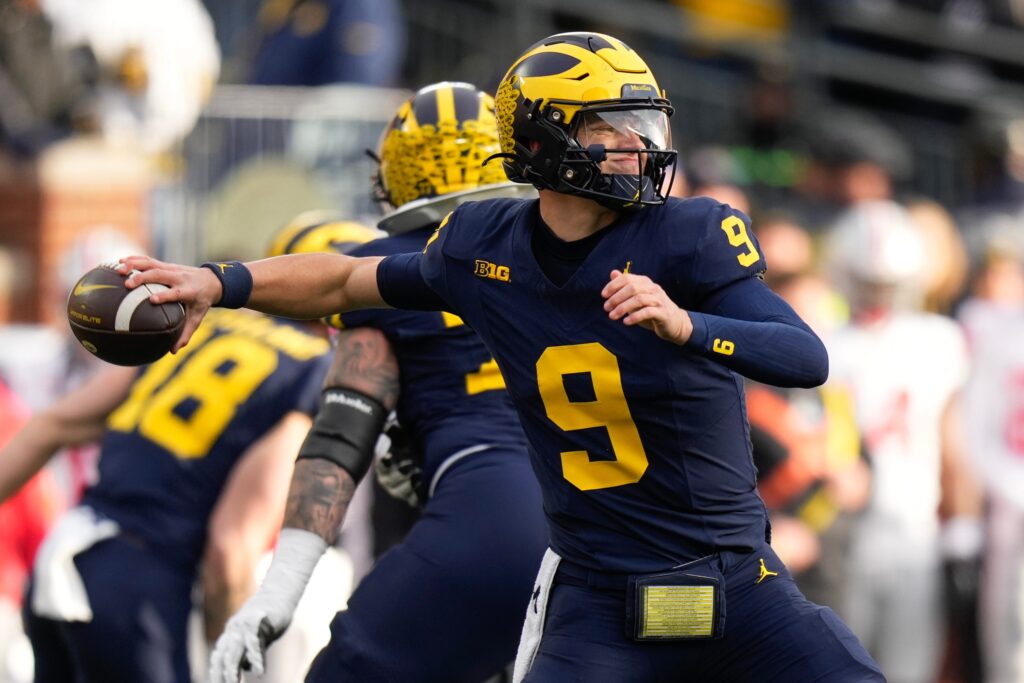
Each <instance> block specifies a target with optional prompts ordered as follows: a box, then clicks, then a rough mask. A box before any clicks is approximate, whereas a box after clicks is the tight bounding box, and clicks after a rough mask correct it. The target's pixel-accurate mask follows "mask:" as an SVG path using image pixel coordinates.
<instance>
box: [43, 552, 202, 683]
mask: <svg viewBox="0 0 1024 683" xmlns="http://www.w3.org/2000/svg"><path fill="white" fill-rule="evenodd" d="M75 564H76V566H77V567H78V570H79V573H80V574H81V576H82V581H83V583H84V584H85V589H86V592H87V594H88V595H89V603H90V606H91V607H92V611H93V620H92V621H91V622H89V623H81V622H62V621H53V620H52V619H44V618H41V617H38V616H36V615H35V614H33V613H32V609H31V597H29V598H28V599H27V600H26V601H25V607H24V610H23V616H24V619H25V631H26V633H27V634H28V637H29V639H30V640H31V641H32V649H33V651H34V652H35V661H36V664H35V667H36V669H35V672H36V673H35V683H143V682H144V683H190V681H191V677H190V674H189V667H188V653H187V650H186V641H187V633H188V615H189V611H190V610H191V607H192V601H191V596H192V580H193V576H192V574H191V573H190V572H187V571H184V570H182V569H180V568H177V567H173V566H171V565H169V564H168V563H167V561H166V560H163V559H160V558H159V557H157V556H156V555H155V554H153V553H151V552H149V551H146V550H143V549H142V547H141V546H139V545H136V544H134V543H132V542H130V541H126V540H125V539H124V538H122V537H115V538H111V539H108V540H105V541H100V542H99V543H98V544H96V545H95V546H93V547H92V548H89V549H88V550H86V551H85V552H83V553H81V554H79V555H78V556H77V557H76V558H75ZM29 590H30V596H31V588H30V589H29Z"/></svg>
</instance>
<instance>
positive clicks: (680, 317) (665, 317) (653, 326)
mask: <svg viewBox="0 0 1024 683" xmlns="http://www.w3.org/2000/svg"><path fill="white" fill-rule="evenodd" d="M601 296H603V297H604V298H605V302H604V310H606V311H608V317H609V318H611V319H612V320H620V319H621V320H622V322H624V323H625V324H627V325H640V326H641V327H645V328H647V329H648V330H651V331H652V332H654V333H655V334H656V335H658V336H659V337H661V338H662V339H664V340H666V341H670V342H673V343H675V344H685V343H686V341H687V340H688V339H689V338H690V335H691V334H692V333H693V323H692V322H691V321H690V315H689V314H688V313H687V312H686V311H685V310H683V309H681V308H679V306H677V305H676V304H675V302H674V301H672V299H670V298H668V294H666V293H665V290H664V289H662V288H661V285H659V284H658V283H656V282H654V281H652V280H651V278H649V277H647V276H646V275H636V274H634V273H623V272H622V271H621V270H613V271H612V273H611V281H610V282H609V283H608V284H607V285H605V286H604V289H602V290H601Z"/></svg>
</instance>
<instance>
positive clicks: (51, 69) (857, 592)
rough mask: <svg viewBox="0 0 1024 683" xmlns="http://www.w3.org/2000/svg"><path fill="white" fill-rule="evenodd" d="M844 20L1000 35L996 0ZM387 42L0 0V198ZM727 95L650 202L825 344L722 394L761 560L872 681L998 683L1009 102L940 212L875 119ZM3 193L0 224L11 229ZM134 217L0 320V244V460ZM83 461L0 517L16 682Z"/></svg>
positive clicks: (1021, 6) (3, 614)
mask: <svg viewBox="0 0 1024 683" xmlns="http://www.w3.org/2000/svg"><path fill="white" fill-rule="evenodd" d="M676 4H677V5H679V6H681V7H683V8H684V9H687V10H690V11H692V12H695V13H701V12H705V11H708V12H711V13H714V9H713V7H716V6H717V7H721V6H723V5H724V4H725V3H718V4H717V5H716V3H709V2H703V3H702V2H697V1H696V0H689V1H684V0H677V2H676ZM739 4H741V5H742V4H744V3H739ZM746 4H750V3H746ZM756 4H758V5H761V6H769V5H773V4H777V5H786V4H787V3H782V2H779V3H765V2H761V3H756ZM797 4H799V3H794V5H797ZM861 4H864V5H870V6H874V7H876V8H880V9H884V7H885V6H891V5H897V4H902V5H906V6H909V7H913V8H917V9H925V10H928V11H932V12H935V13H937V14H938V15H939V16H942V17H944V18H946V19H948V20H950V21H967V20H973V21H986V22H991V23H993V24H994V25H999V26H1003V27H1020V26H1021V23H1022V22H1024V2H1018V1H1016V0H998V1H992V2H982V1H981V0H945V1H939V0H936V1H934V2H925V1H924V0H905V2H902V3H900V2H897V1H896V0H874V2H868V1H867V0H862V3H861ZM580 28H590V27H580ZM407 30H408V27H407V25H406V23H405V22H404V21H403V15H402V7H401V6H400V3H399V2H397V0H389V1H385V0H265V1H257V0H248V1H247V2H218V1H217V0H207V1H206V2H205V3H201V2H200V1H199V0H159V1H155V0H154V1H150V2H144V3H143V2H137V1H136V2H133V1H131V0H90V1H89V2H83V1H82V0H0V185H2V184H4V183H8V182H10V181H11V179H12V178H17V177H19V174H22V173H24V172H25V169H26V168H32V167H33V165H35V164H38V163H39V162H40V160H41V159H43V158H45V157H46V156H47V155H48V154H52V153H53V150H54V149H55V148H56V147H58V146H60V145H67V144H86V145H88V146H89V149H90V150H92V151H90V152H88V154H96V155H103V154H108V153H109V150H111V149H120V150H123V149H129V150H132V153H133V154H138V155H139V156H140V157H142V158H143V159H145V161H146V164H147V165H149V166H150V167H154V168H157V169H161V170H164V171H165V170H166V168H167V167H168V166H175V165H180V164H181V163H186V162H187V160H183V159H181V158H180V157H176V156H175V155H176V154H177V153H178V150H179V149H180V144H181V142H182V140H183V139H184V138H185V136H186V135H187V134H188V133H189V131H190V130H192V128H193V126H194V125H195V123H196V121H197V119H198V117H199V116H200V114H201V112H202V110H203V107H204V104H205V103H206V102H207V100H208V98H209V96H210V93H211V91H212V89H213V88H214V87H216V84H217V83H218V81H219V80H220V81H223V80H230V81H232V82H236V83H237V82H245V83H250V84H254V85H293V86H297V85H301V86H323V85H330V84H335V83H353V82H354V83H362V84H365V85H370V86H387V87H391V86H399V85H400V86H405V87H416V86H418V85H421V84H417V83H411V82H405V81H403V78H404V76H403V73H404V72H403V65H404V63H405V59H406V57H405V45H406V40H407ZM455 76H456V75H453V77H455ZM481 85H486V84H481ZM748 86H749V87H748V88H747V92H748V94H749V100H748V101H747V102H746V103H744V106H743V111H744V121H743V125H742V128H741V131H742V132H741V134H740V135H739V136H738V137H736V138H735V139H730V140H721V141H712V140H701V141H699V142H696V141H694V140H693V136H692V135H690V134H688V132H687V131H686V130H682V129H680V130H678V131H677V137H678V141H677V142H678V143H679V144H677V147H679V148H680V157H679V163H678V165H677V168H676V172H675V176H674V183H673V185H672V194H673V195H675V196H678V197H688V196H694V195H707V196H711V197H714V198H716V199H719V200H720V201H722V202H724V203H727V204H729V205H731V206H733V207H735V208H737V209H740V210H742V211H744V212H745V213H747V214H748V215H750V216H751V217H752V219H753V225H754V230H755V233H756V235H757V237H758V240H759V243H760V246H761V248H762V250H763V252H764V256H765V258H766V261H767V263H768V271H767V278H766V280H767V282H768V284H769V285H770V286H771V287H772V288H773V289H775V290H776V291H777V292H778V293H779V294H780V295H782V296H783V298H785V299H786V301H787V302H789V304H790V305H791V306H792V307H793V308H794V309H795V310H796V311H797V312H798V313H799V314H800V315H801V316H802V317H803V318H804V320H806V321H807V322H808V323H809V324H810V325H811V326H812V327H813V328H814V329H815V331H816V332H817V333H818V334H819V335H820V336H821V337H822V338H823V339H824V340H825V341H826V344H827V345H828V347H829V350H830V361H831V374H830V379H829V381H828V383H827V384H826V385H825V386H823V387H821V388H819V389H815V390H779V389H776V388H772V387H767V386H760V385H756V384H753V383H751V384H750V385H749V386H748V389H747V412H748V415H749V418H750V424H751V433H750V437H751V442H752V444H753V446H754V457H755V460H756V463H757V466H758V468H759V477H760V480H759V486H760V488H761V493H762V497H763V498H764V500H765V503H766V504H767V506H768V507H769V509H770V511H771V513H772V527H773V545H774V547H775V548H776V549H777V551H778V553H779V555H780V556H781V557H782V558H783V559H784V560H786V562H787V564H788V566H789V567H790V569H791V570H792V571H793V572H794V574H796V575H797V577H798V582H799V584H800V586H801V588H802V589H803V590H804V592H805V593H806V594H807V595H808V597H810V598H811V599H812V600H814V601H816V602H819V603H821V604H827V605H829V606H831V607H833V608H834V609H835V610H836V611H837V612H838V613H839V614H840V615H841V616H842V617H843V619H844V620H845V621H846V622H847V623H848V624H849V625H850V626H851V628H853V630H854V631H855V632H856V633H857V635H858V636H859V637H860V638H861V639H862V641H863V642H864V644H865V645H866V646H867V648H868V649H869V650H870V651H871V653H872V655H873V656H874V657H875V658H876V660H877V661H878V663H879V664H880V665H881V668H882V669H883V671H885V672H886V674H887V676H888V677H889V680H890V681H893V682H894V683H903V682H906V683H911V682H920V683H931V682H933V681H940V680H941V681H964V682H965V683H966V682H971V683H973V682H975V681H978V682H981V681H990V682H993V683H1013V682H1015V681H1024V110H1022V111H1016V112H1014V111H1010V112H1008V113H1007V114H1006V115H1005V116H992V115H986V116H985V117H982V118H981V119H979V120H978V121H974V122H973V126H974V127H973V128H972V134H975V133H978V132H979V131H982V132H983V133H984V135H983V136H981V138H980V139H982V140H983V141H984V144H979V145H978V147H977V148H976V154H975V155H974V157H973V159H972V167H971V168H969V169H963V172H964V175H965V176H966V175H969V176H970V177H971V179H972V188H973V193H972V196H971V197H970V198H969V201H967V202H964V203H963V204H960V205H944V204H943V203H942V202H941V201H940V199H941V198H935V197H928V196H922V195H920V194H918V193H914V192H912V191H908V190H909V188H912V187H914V184H913V183H912V182H911V181H912V179H913V178H914V177H915V174H920V173H922V172H925V171H926V170H927V169H922V168H919V167H915V158H914V155H913V154H912V150H911V149H909V147H908V145H907V143H906V142H905V141H904V140H903V139H901V136H900V135H899V134H898V133H897V132H895V131H894V130H893V128H891V127H890V126H888V125H887V124H886V122H885V121H883V120H881V119H879V118H876V117H874V116H872V115H871V114H869V113H867V112H865V111H862V110H857V109H854V108H849V107H843V108H832V109H817V110H815V111H814V112H813V113H812V114H811V115H808V114H807V113H806V112H799V111H798V107H797V105H796V100H797V98H798V96H799V92H798V90H797V89H796V88H797V86H796V85H795V84H793V83H791V82H789V81H787V80H786V79H784V78H779V74H778V73H777V72H774V71H772V70H771V69H767V70H761V71H755V73H754V74H753V75H752V76H751V77H750V81H749V84H748ZM670 95H671V93H670ZM686 115H687V114H686V111H684V110H680V108H679V107H678V106H677V112H676V117H677V119H685V117H686ZM677 125H679V126H683V125H684V124H683V123H681V122H679V123H677ZM76 168H78V169H79V171H78V172H81V173H88V170H83V167H76ZM84 168H85V169H87V168H88V166H86V167H84ZM5 196H6V195H0V223H4V222H12V221H13V222H15V223H16V222H17V220H18V219H17V217H15V218H10V217H8V218H7V219H4V216H3V214H4V213H5V212H7V213H8V214H10V210H9V207H5V206H4V205H3V202H4V199H3V197H5ZM308 208H311V209H315V208H324V207H308ZM0 227H2V226H0ZM36 227H37V226H35V225H21V226H19V229H20V230H23V231H31V230H34V229H35V228H36ZM145 227H146V226H145V225H143V226H142V230H141V231H139V230H137V229H123V226H117V225H110V224H102V223H93V224H90V225H86V226H78V227H77V228H76V229H75V234H74V235H73V236H71V237H70V238H68V239H65V241H64V243H63V245H62V248H61V253H60V255H59V257H58V258H57V259H56V260H53V261H50V263H51V264H52V267H51V268H49V269H48V270H47V272H45V273H41V274H39V275H38V277H36V278H35V279H34V280H33V282H35V283H36V286H37V287H39V288H44V289H45V291H46V292H47V293H48V295H47V298H46V301H45V302H43V303H42V304H41V306H40V309H39V311H41V312H37V314H36V315H35V316H34V317H32V316H29V317H26V316H25V315H20V316H16V315H14V314H13V313H12V306H14V305H15V304H16V303H17V302H18V300H19V297H23V296H28V295H29V294H28V293H27V292H26V289H25V285H24V282H25V280H26V275H25V270H26V268H28V267H29V266H27V265H26V264H27V262H28V261H29V260H31V259H30V256H31V254H27V252H26V250H31V249H36V250H38V249H42V248H43V247H42V246H40V245H35V246H32V247H26V246H25V245H26V244H27V243H26V242H24V241H20V240H15V239H13V238H11V237H9V236H8V237H5V235H8V233H5V232H3V231H2V230H0V406H2V407H0V444H2V443H3V442H4V441H6V440H7V439H8V438H9V437H10V435H11V434H12V433H14V432H15V431H16V430H17V428H18V426H19V425H20V424H22V423H23V422H24V421H25V420H26V419H27V416H28V415H29V414H30V413H31V412H32V411H39V410H41V409H43V408H45V407H46V406H48V405H49V404H51V403H52V402H53V401H54V400H55V399H56V398H57V397H59V396H61V395H62V394H64V393H66V392H67V391H68V390H69V389H70V388H72V387H74V386H76V385H78V384H79V383H80V382H81V381H82V379H83V378H84V377H87V376H89V374H90V373H92V372H94V371H95V370H96V368H97V361H95V360H94V359H93V358H92V357H91V356H89V355H88V354H86V353H85V352H84V351H83V350H82V349H81V348H80V347H79V346H78V345H77V344H76V343H74V341H73V339H72V338H71V336H70V334H68V330H67V327H66V324H65V323H64V315H63V310H62V307H63V306H64V302H65V301H66V298H67V295H68V293H69V292H70V290H71V288H72V287H73V286H74V282H75V280H76V279H77V277H78V276H79V275H80V274H82V273H84V272H85V271H86V270H88V269H89V268H90V267H92V266H93V265H96V264H98V263H100V262H103V261H108V260H110V259H116V258H117V257H119V256H122V255H127V254H129V253H138V252H141V251H145V250H147V249H151V248H152V247H153V243H152V240H151V236H150V235H147V233H146V230H145ZM94 460H95V450H94V449H90V448H78V449H72V450H70V451H69V452H67V453H65V454H64V455H63V456H61V457H60V458H58V459H57V460H56V461H55V462H54V464H53V465H52V466H50V467H48V468H47V469H46V470H44V471H43V472H42V473H41V474H40V475H39V476H37V477H36V478H35V479H33V480H32V482H31V483H30V484H29V485H28V486H26V487H25V488H24V489H23V490H22V491H21V492H20V493H19V494H18V495H17V496H15V497H14V498H12V499H10V500H9V501H7V502H5V503H4V504H3V505H0V683H23V682H25V681H28V680H29V677H30V676H31V666H30V664H29V663H27V661H28V662H30V655H31V653H30V652H28V651H26V647H27V646H26V643H25V642H24V641H23V640H20V639H19V638H18V637H16V635H15V634H16V633H17V629H18V625H17V621H18V610H19V607H18V606H19V604H20V601H21V599H22V590H23V587H24V581H25V577H26V575H27V573H28V571H29V569H30V567H31V563H32V559H33V555H34V553H35V550H36V548H37V547H38V545H39V543H40V542H41V540H42V538H43V537H44V536H45V532H46V530H47V528H48V526H49V525H50V524H51V523H52V522H53V520H54V519H55V516H56V515H57V514H58V513H59V511H60V510H62V509H64V508H66V507H67V506H68V505H69V504H72V503H73V502H74V501H76V500H77V497H78V496H80V494H81V491H82V489H83V488H84V487H85V486H86V485H87V484H88V482H89V481H90V477H91V476H92V474H91V468H92V466H93V465H94ZM380 509H381V510H383V511H381V512H379V513H378V517H377V518H375V519H373V521H372V522H367V521H366V519H365V516H364V519H363V520H362V522H360V519H359V517H360V516H359V515H353V518H354V521H352V522H351V524H360V523H362V524H363V525H364V527H365V529H364V533H363V536H364V537H365V536H366V534H369V535H370V536H371V540H370V541H365V540H364V541H363V545H364V547H363V548H362V549H361V550H360V549H358V548H354V549H353V550H352V554H353V557H356V558H358V557H361V556H362V555H365V554H367V552H369V555H370V556H372V555H373V554H374V553H373V551H372V550H371V551H367V550H366V549H365V546H366V544H367V543H369V544H370V545H372V543H373V541H372V534H373V532H374V528H376V532H377V534H378V543H377V549H376V550H377V553H379V552H380V550H381V549H382V548H383V547H385V546H386V545H388V544H389V543H392V542H394V539H395V537H396V536H400V533H401V529H402V528H405V526H404V525H407V524H408V518H410V517H412V516H413V515H412V514H411V513H410V512H409V511H408V510H403V509H400V508H397V507H387V506H386V505H385V504H383V503H382V504H381V505H380ZM396 518H397V519H398V521H397V522H396V521H395V520H396ZM396 528H397V529H398V531H396V530H395V529H396ZM352 536H359V533H358V532H354V533H353V534H351V535H350V538H351V537H352ZM361 554H362V555H361ZM370 561H372V557H370V558H369V559H367V560H365V562H370ZM359 563H360V561H357V565H358V564H359ZM364 569H365V568H364ZM358 575H359V571H357V572H356V578H357V579H358Z"/></svg>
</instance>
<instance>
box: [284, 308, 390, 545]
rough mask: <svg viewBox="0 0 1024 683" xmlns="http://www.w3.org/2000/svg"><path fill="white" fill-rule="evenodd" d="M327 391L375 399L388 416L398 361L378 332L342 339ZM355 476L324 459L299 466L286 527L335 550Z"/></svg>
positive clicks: (362, 331) (352, 333)
mask: <svg viewBox="0 0 1024 683" xmlns="http://www.w3.org/2000/svg"><path fill="white" fill-rule="evenodd" d="M324 386H325V387H343V388H346V389H351V390H354V391H358V392H360V393H361V394H364V395H366V396H368V397H370V398H373V399H376V400H377V401H378V402H379V403H380V404H381V405H382V406H384V408H385V409H386V410H387V411H391V410H392V409H394V407H395V403H396V402H397V401H398V361H397V360H395V356H394V354H393V353H392V351H391V346H390V344H389V343H388V340H387V338H386V337H385V336H384V335H383V333H381V332H380V331H379V330H375V329H372V328H367V327H363V328H356V329H354V330H346V331H344V332H342V333H341V334H340V335H338V347H337V350H336V351H335V353H334V362H333V363H332V364H331V369H330V370H329V371H328V373H327V377H326V378H325V379H324ZM357 483H358V482H357V481H355V479H354V478H353V476H352V475H351V474H349V472H348V471H347V470H345V469H344V468H343V467H341V466H340V465H338V464H336V463H335V462H333V461H331V460H327V459H324V458H301V459H300V460H298V461H297V462H296V463H295V472H294V474H293V475H292V485H291V489H290V490H289V492H288V506H287V508H286V510H285V516H284V526H285V527H292V528H295V529H305V530H306V531H312V532H313V533H315V534H317V535H318V536H320V537H321V538H322V539H324V541H326V542H327V543H328V545H333V544H334V541H335V540H336V538H337V535H338V529H339V528H340V527H341V523H342V521H343V520H344V519H345V512H346V511H347V510H348V505H349V502H351V500H352V496H353V495H354V494H355V489H356V484H357Z"/></svg>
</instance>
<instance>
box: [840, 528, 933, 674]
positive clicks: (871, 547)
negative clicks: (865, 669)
mask: <svg viewBox="0 0 1024 683" xmlns="http://www.w3.org/2000/svg"><path fill="white" fill-rule="evenodd" d="M849 561H850V563H851V564H850V567H849V573H848V583H847V592H846V596H845V600H844V607H843V610H842V614H841V616H842V617H843V618H844V619H845V621H846V623H847V625H848V626H849V627H850V629H851V630H852V631H853V632H854V633H855V634H856V635H857V637H858V638H860V641H861V643H863V644H864V647H865V648H867V650H868V652H869V653H871V656H872V657H874V659H875V661H876V662H877V663H878V666H879V667H880V668H881V669H882V671H884V672H885V675H886V677H887V678H888V680H889V683H933V681H935V679H936V676H937V674H938V669H939V665H940V664H941V657H942V648H943V639H944V636H945V617H944V615H943V607H942V571H941V566H940V563H939V559H938V548H937V543H934V544H922V540H921V539H920V537H917V538H907V539H902V540H901V539H899V538H898V536H897V535H896V534H893V532H892V530H891V529H889V530H885V529H882V528H879V527H877V526H876V527H874V528H871V526H870V523H869V524H868V525H863V526H862V527H861V528H860V529H858V533H857V538H855V540H854V544H853V551H852V552H851V554H850V560H849Z"/></svg>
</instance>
